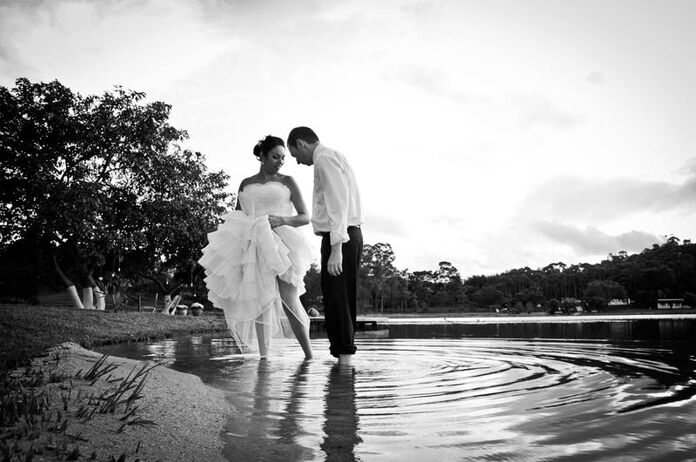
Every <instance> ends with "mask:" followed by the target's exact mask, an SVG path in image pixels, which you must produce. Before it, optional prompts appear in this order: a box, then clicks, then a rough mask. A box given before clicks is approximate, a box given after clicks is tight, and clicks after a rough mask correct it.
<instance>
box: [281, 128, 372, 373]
mask: <svg viewBox="0 0 696 462" xmlns="http://www.w3.org/2000/svg"><path fill="white" fill-rule="evenodd" d="M288 149H289V150H290V154H291V155H292V156H293V157H294V158H295V160H297V163H298V164H304V165H314V197H313V201H312V227H313V228H314V233H315V234H318V235H320V236H321V237H322V238H321V291H322V295H323V297H324V318H325V321H326V333H327V334H328V337H329V342H330V344H331V349H330V351H331V354H332V355H333V356H335V357H337V358H338V362H339V364H350V359H351V358H352V355H353V354H355V350H356V348H355V343H354V342H353V338H354V336H355V326H356V320H355V319H356V298H357V289H358V286H357V278H358V271H359V269H360V256H361V254H362V247H363V238H362V232H361V231H360V225H361V223H362V216H361V209H360V193H359V192H358V185H357V183H356V181H355V175H354V174H353V170H352V169H351V168H350V165H349V164H348V161H347V160H346V158H345V156H343V154H341V153H340V152H338V151H335V150H333V149H331V148H328V147H326V146H324V145H323V144H321V143H320V142H319V138H318V137H317V135H316V133H314V131H313V130H312V129H311V128H308V127H296V128H293V129H292V130H291V131H290V134H289V135H288Z"/></svg>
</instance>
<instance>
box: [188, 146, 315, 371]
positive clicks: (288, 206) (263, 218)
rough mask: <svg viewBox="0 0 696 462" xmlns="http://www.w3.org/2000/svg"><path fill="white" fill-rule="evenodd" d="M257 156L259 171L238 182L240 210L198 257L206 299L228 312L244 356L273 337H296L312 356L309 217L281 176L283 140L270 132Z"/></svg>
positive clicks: (264, 354)
mask: <svg viewBox="0 0 696 462" xmlns="http://www.w3.org/2000/svg"><path fill="white" fill-rule="evenodd" d="M254 155H255V156H256V157H257V158H258V159H259V161H260V162H261V168H260V169H259V173H257V174H256V175H254V176H251V177H249V178H246V179H244V180H243V181H242V183H241V184H240V185H239V192H238V196H237V210H235V211H232V212H230V213H228V214H227V215H225V217H224V222H223V223H222V224H221V225H220V226H219V227H218V229H217V230H216V231H215V232H212V233H210V234H208V245H207V246H206V247H205V248H204V249H203V256H202V257H201V259H200V260H199V263H200V264H201V265H202V266H203V267H204V268H205V274H206V278H205V283H206V286H207V288H208V299H209V300H210V301H211V302H212V303H213V305H214V306H215V307H217V308H222V309H223V310H224V312H225V319H226V321H227V326H228V328H229V329H230V333H231V334H232V337H233V338H234V340H235V342H236V343H237V346H238V347H239V348H240V350H241V351H242V352H243V353H246V352H248V351H250V350H252V349H253V348H254V344H255V343H257V344H258V350H259V354H260V355H261V357H262V358H265V357H267V356H268V351H269V347H270V343H271V338H272V337H289V336H292V335H293V334H294V336H295V337H296V338H297V340H298V341H299V343H300V345H301V346H302V349H303V351H304V354H305V357H306V358H307V359H309V358H311V357H312V348H311V345H310V342H309V317H308V316H307V313H306V312H305V310H304V307H303V306H302V303H301V302H300V295H301V294H302V293H304V291H305V288H304V282H303V279H304V275H305V273H306V272H307V270H308V269H309V267H310V265H311V263H312V260H313V252H312V249H311V248H310V247H309V245H308V244H307V241H306V240H305V238H304V236H303V235H302V232H301V231H300V230H299V229H297V227H299V226H303V225H306V224H307V223H309V216H308V214H307V209H306V207H305V204H304V201H303V200H302V195H301V194H300V190H299V188H298V187H297V184H296V183H295V180H294V179H293V178H292V177H290V176H287V175H282V174H280V173H278V171H279V170H280V167H281V166H282V165H283V162H284V160H285V143H284V142H283V140H281V139H280V138H277V137H275V136H270V135H269V136H267V137H266V138H264V139H263V140H261V141H259V142H258V143H257V144H256V146H254ZM288 327H289V329H288ZM254 338H256V341H254Z"/></svg>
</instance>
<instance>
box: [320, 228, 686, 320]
mask: <svg viewBox="0 0 696 462" xmlns="http://www.w3.org/2000/svg"><path fill="white" fill-rule="evenodd" d="M394 259H395V255H394V252H393V249H392V248H391V246H390V245H389V244H384V243H378V244H374V245H366V246H365V250H364V252H363V269H362V274H361V282H360V287H361V291H360V292H359V294H358V296H359V303H358V305H359V306H360V307H362V309H369V310H372V311H378V312H382V311H384V312H404V311H424V310H427V309H429V308H433V307H436V308H438V309H447V310H450V311H452V310H467V311H471V310H482V311H491V310H493V309H499V308H508V309H510V310H512V311H516V310H517V311H521V310H524V311H532V310H542V311H549V312H553V311H556V310H557V309H561V310H563V311H567V312H575V310H576V307H577V306H579V305H581V304H584V305H585V307H586V308H589V309H594V310H604V309H607V303H608V302H609V301H610V300H612V299H626V298H630V299H632V300H633V301H634V304H635V305H637V306H641V307H645V308H654V307H655V306H656V302H657V299H658V298H684V300H685V303H687V304H688V305H690V306H692V307H696V244H692V243H691V241H689V240H685V241H683V242H681V241H679V240H678V239H676V238H673V239H669V240H668V241H667V242H665V243H664V244H662V245H657V244H656V245H654V246H653V247H652V248H649V249H645V250H644V251H643V252H640V253H638V254H634V255H629V254H628V253H627V252H624V251H621V252H618V253H617V254H610V255H609V256H608V258H607V259H606V260H604V261H602V262H600V263H597V264H594V265H591V264H587V263H580V264H576V265H566V264H564V263H562V262H555V263H551V264H549V265H547V266H545V267H543V268H539V269H531V268H528V267H524V268H517V269H512V270H509V271H506V272H504V273H501V274H495V275H490V276H486V275H473V276H470V277H468V278H466V279H464V278H462V277H461V276H460V274H459V270H458V269H457V268H455V267H454V266H453V265H452V264H451V263H450V262H447V261H442V262H440V263H439V265H438V269H437V270H435V271H431V270H420V271H413V272H409V271H401V270H399V269H397V268H395V267H394V265H393V262H394ZM316 277H317V279H318V277H319V275H318V272H317V275H316ZM314 290H315V291H316V294H315V300H320V299H321V294H320V291H321V289H320V287H319V285H318V283H317V284H315V289H314Z"/></svg>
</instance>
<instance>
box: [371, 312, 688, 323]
mask: <svg viewBox="0 0 696 462" xmlns="http://www.w3.org/2000/svg"><path fill="white" fill-rule="evenodd" d="M366 318H368V317H367V316H366ZM369 318H372V319H379V320H380V321H381V322H383V323H384V324H386V325H403V324H486V323H488V324H525V323H547V324H553V323H577V322H622V321H637V320H668V319H674V320H685V319H696V313H680V314H677V313H669V314H668V313H664V314H661V313H656V314H590V315H582V314H574V315H552V316H548V315H545V316H535V315H516V316H446V315H443V316H429V317H416V318H411V317H388V316H385V317H377V316H374V317H373V316H369Z"/></svg>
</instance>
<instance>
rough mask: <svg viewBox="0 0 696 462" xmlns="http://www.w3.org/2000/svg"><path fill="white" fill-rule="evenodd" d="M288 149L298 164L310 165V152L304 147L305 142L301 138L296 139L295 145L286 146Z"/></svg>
mask: <svg viewBox="0 0 696 462" xmlns="http://www.w3.org/2000/svg"><path fill="white" fill-rule="evenodd" d="M288 149H289V150H290V155H291V156H292V157H294V158H295V160H296V161H297V163H298V164H302V165H312V153H311V152H310V151H309V149H307V148H306V144H305V143H304V142H303V141H302V140H297V146H288Z"/></svg>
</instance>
